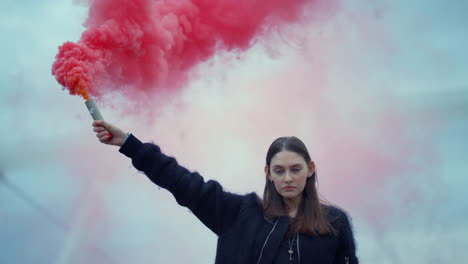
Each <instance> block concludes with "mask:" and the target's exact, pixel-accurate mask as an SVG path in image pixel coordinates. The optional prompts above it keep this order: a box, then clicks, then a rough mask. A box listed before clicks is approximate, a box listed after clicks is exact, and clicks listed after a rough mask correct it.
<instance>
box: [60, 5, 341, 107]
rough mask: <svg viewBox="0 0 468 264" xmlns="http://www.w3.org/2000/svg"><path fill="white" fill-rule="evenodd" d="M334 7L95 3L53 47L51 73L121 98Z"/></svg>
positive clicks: (178, 78)
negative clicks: (74, 32)
mask: <svg viewBox="0 0 468 264" xmlns="http://www.w3.org/2000/svg"><path fill="white" fill-rule="evenodd" d="M306 6H307V7H310V8H311V9H305V7H306ZM335 6H336V1H322V0H295V1H288V0H258V1H251V0H236V1H233V0H179V1H169V0H160V1H154V0H131V1H129V0H96V1H92V2H91V7H90V10H89V17H88V19H87V21H86V23H85V26H86V27H87V30H86V31H85V32H83V34H82V36H81V39H80V40H79V41H78V42H77V43H73V42H66V43H64V44H63V45H62V46H61V47H60V48H59V52H58V54H57V56H56V61H55V63H54V64H53V67H52V73H53V74H54V75H55V77H56V79H57V81H58V82H59V83H60V84H61V85H63V86H64V87H65V88H67V89H68V90H69V91H70V93H71V94H78V95H82V96H83V97H84V98H86V97H87V94H88V93H89V94H90V95H92V96H100V95H102V93H103V92H105V91H106V90H119V91H123V92H124V93H125V95H127V96H128V95H134V94H136V92H143V91H144V92H149V91H154V90H161V89H163V88H164V89H169V90H173V89H177V88H179V87H180V86H181V85H182V84H184V83H185V82H186V81H187V71H188V70H190V69H192V68H193V67H194V66H195V65H197V64H198V63H200V62H202V61H206V60H207V59H209V58H210V57H211V56H213V55H214V54H215V53H216V52H217V51H222V50H227V51H232V50H240V51H243V50H246V49H248V48H249V47H250V46H251V44H252V43H253V42H255V41H256V40H257V38H261V37H262V36H267V35H268V34H269V33H270V32H272V31H273V30H277V29H279V28H280V27H281V26H282V25H284V24H286V23H293V22H297V21H299V20H300V19H301V18H302V17H304V13H305V11H309V10H312V11H314V12H315V13H317V14H318V13H320V14H323V13H324V12H327V11H330V10H333V9H334V7H335ZM308 15H309V14H308ZM312 16H313V14H312ZM321 16H322V15H321Z"/></svg>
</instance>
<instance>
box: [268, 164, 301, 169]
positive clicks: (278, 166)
mask: <svg viewBox="0 0 468 264" xmlns="http://www.w3.org/2000/svg"><path fill="white" fill-rule="evenodd" d="M297 166H300V167H302V164H299V163H297V164H293V165H291V166H289V167H290V168H291V167H297ZM272 167H273V168H284V166H282V165H272Z"/></svg>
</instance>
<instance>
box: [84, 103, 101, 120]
mask: <svg viewBox="0 0 468 264" xmlns="http://www.w3.org/2000/svg"><path fill="white" fill-rule="evenodd" d="M85 104H86V107H87V108H88V111H89V113H90V114H91V116H92V117H93V119H94V120H104V119H103V118H102V115H101V112H99V108H98V107H97V105H96V102H95V101H94V100H93V99H89V100H86V101H85Z"/></svg>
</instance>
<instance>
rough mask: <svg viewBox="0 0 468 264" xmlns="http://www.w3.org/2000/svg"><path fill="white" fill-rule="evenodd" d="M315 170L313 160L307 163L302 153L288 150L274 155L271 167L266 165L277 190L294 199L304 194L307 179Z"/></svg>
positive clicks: (268, 174)
mask: <svg viewBox="0 0 468 264" xmlns="http://www.w3.org/2000/svg"><path fill="white" fill-rule="evenodd" d="M314 170H315V164H314V162H313V161H311V162H309V163H306V161H305V159H304V158H303V157H302V156H301V155H299V154H297V153H296V152H292V151H287V150H283V151H280V152H278V153H276V155H275V156H273V158H272V159H271V162H270V168H268V166H265V173H266V174H267V176H268V178H269V179H270V180H271V181H273V183H274V185H275V188H276V191H277V192H278V193H279V194H280V195H281V196H282V197H283V198H286V199H294V198H296V197H298V196H299V195H300V194H302V191H303V190H304V187H305V184H306V180H307V178H308V177H311V176H312V174H313V173H314ZM299 197H300V196H299Z"/></svg>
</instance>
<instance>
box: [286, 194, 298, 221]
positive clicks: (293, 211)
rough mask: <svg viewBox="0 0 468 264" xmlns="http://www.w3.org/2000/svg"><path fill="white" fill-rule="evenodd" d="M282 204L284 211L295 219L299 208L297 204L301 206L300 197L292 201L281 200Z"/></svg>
mask: <svg viewBox="0 0 468 264" xmlns="http://www.w3.org/2000/svg"><path fill="white" fill-rule="evenodd" d="M283 201H284V204H285V205H286V211H287V212H288V215H289V216H290V217H296V215H297V208H299V204H301V201H302V196H298V197H295V198H292V199H283Z"/></svg>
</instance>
